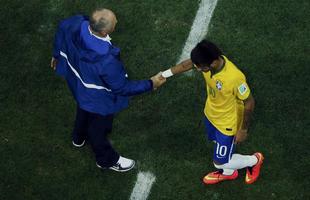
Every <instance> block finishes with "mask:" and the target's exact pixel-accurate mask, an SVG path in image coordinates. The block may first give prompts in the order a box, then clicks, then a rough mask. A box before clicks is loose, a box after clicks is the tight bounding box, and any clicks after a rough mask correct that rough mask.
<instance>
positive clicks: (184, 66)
mask: <svg viewBox="0 0 310 200" xmlns="http://www.w3.org/2000/svg"><path fill="white" fill-rule="evenodd" d="M192 68H193V63H192V61H191V59H187V60H184V61H182V62H180V63H179V64H177V65H175V66H173V67H171V68H170V69H167V70H166V71H164V72H163V73H162V76H163V77H164V78H168V77H170V76H173V75H175V74H180V73H183V72H186V71H188V70H190V69H192Z"/></svg>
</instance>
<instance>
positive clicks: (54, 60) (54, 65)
mask: <svg viewBox="0 0 310 200" xmlns="http://www.w3.org/2000/svg"><path fill="white" fill-rule="evenodd" d="M56 65H57V59H56V58H54V57H52V60H51V68H52V69H53V70H56Z"/></svg>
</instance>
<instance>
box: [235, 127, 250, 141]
mask: <svg viewBox="0 0 310 200" xmlns="http://www.w3.org/2000/svg"><path fill="white" fill-rule="evenodd" d="M247 137H248V130H247V129H240V130H238V131H237V134H236V135H235V144H239V143H240V142H243V141H244V140H245V139H246V138H247Z"/></svg>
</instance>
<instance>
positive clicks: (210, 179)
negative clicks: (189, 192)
mask: <svg viewBox="0 0 310 200" xmlns="http://www.w3.org/2000/svg"><path fill="white" fill-rule="evenodd" d="M215 138H216V139H215V145H214V153H213V163H216V165H220V166H221V165H224V164H226V163H228V162H229V160H230V159H231V156H232V154H233V151H234V137H233V136H227V135H224V134H222V133H221V132H220V131H218V130H216V131H215ZM218 169H219V170H218V171H215V172H211V173H209V174H207V175H206V176H205V177H204V179H203V182H204V183H205V184H216V183H219V182H221V181H225V180H233V179H236V178H237V177H238V171H237V170H236V169H228V168H218Z"/></svg>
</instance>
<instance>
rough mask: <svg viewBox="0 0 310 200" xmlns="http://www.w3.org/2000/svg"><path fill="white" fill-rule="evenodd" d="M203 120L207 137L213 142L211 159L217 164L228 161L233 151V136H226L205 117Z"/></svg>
mask: <svg viewBox="0 0 310 200" xmlns="http://www.w3.org/2000/svg"><path fill="white" fill-rule="evenodd" d="M204 122H205V128H206V134H207V135H208V139H209V140H210V141H213V142H215V145H214V153H213V161H215V162H216V163H217V164H225V163H228V162H229V160H230V159H231V156H232V154H233V153H234V151H235V145H234V136H228V135H224V134H223V133H221V132H220V131H219V130H217V128H215V127H214V126H213V125H212V124H211V122H210V121H209V120H208V119H207V118H206V117H205V120H204Z"/></svg>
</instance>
